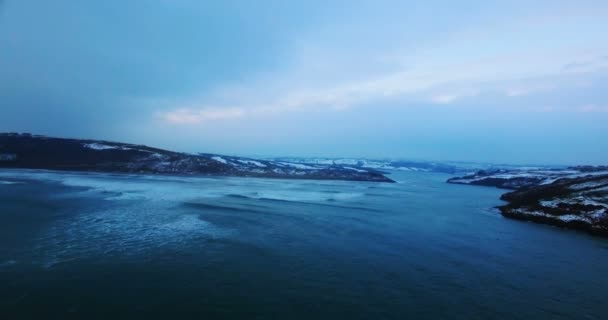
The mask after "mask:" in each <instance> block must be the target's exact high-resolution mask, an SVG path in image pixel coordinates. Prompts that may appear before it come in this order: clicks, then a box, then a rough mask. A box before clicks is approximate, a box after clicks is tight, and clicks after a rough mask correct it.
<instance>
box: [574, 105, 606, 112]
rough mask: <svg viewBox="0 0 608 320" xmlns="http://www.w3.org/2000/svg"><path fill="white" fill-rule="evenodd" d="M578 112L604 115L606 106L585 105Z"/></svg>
mask: <svg viewBox="0 0 608 320" xmlns="http://www.w3.org/2000/svg"><path fill="white" fill-rule="evenodd" d="M578 111H580V112H584V113H605V112H608V105H597V104H587V105H582V106H580V107H579V108H578Z"/></svg>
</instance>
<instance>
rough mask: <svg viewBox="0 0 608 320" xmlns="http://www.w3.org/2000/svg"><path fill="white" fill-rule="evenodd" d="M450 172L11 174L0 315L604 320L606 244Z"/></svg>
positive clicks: (0, 186)
mask: <svg viewBox="0 0 608 320" xmlns="http://www.w3.org/2000/svg"><path fill="white" fill-rule="evenodd" d="M448 177H449V176H447V175H444V174H436V173H416V172H412V173H394V174H392V178H394V179H396V180H398V181H399V183H397V184H383V183H365V182H336V181H289V180H269V179H243V178H185V177H184V178H182V177H155V176H125V175H110V174H68V173H53V172H44V171H27V170H5V171H0V319H27V318H38V319H40V318H44V319H51V318H60V319H67V318H77V319H96V318H99V319H107V318H113V319H117V318H126V319H133V318H146V319H167V318H173V319H175V318H197V319H203V318H205V319H209V318H223V319H243V318H247V319H286V318H289V319H341V318H344V319H406V318H412V319H414V318H415V319H605V315H606V314H608V305H607V304H606V303H605V301H606V289H607V288H608V277H607V276H606V267H608V241H607V240H605V239H601V238H595V237H591V236H588V235H586V234H584V233H579V232H574V231H567V230H562V229H558V228H554V227H550V226H544V225H538V224H533V223H525V222H520V221H513V220H508V219H504V218H502V217H501V216H500V215H499V214H498V213H497V212H496V211H495V210H494V209H492V207H494V206H496V205H499V204H500V203H501V202H500V201H499V200H498V198H499V196H500V194H501V192H502V191H500V190H497V189H492V188H484V187H472V186H460V185H450V184H446V183H444V181H445V180H446V179H447V178H448Z"/></svg>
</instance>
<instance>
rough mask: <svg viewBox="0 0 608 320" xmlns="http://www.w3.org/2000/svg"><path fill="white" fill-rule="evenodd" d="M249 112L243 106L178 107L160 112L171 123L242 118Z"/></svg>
mask: <svg viewBox="0 0 608 320" xmlns="http://www.w3.org/2000/svg"><path fill="white" fill-rule="evenodd" d="M246 114H247V111H246V110H244V109H241V108H205V109H200V110H196V109H177V110H173V111H169V112H164V113H160V116H161V118H162V119H164V120H165V121H166V122H168V123H171V124H199V123H201V122H205V121H213V120H223V119H234V118H240V117H243V116H244V115H246Z"/></svg>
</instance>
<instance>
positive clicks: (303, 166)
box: [281, 162, 318, 170]
mask: <svg viewBox="0 0 608 320" xmlns="http://www.w3.org/2000/svg"><path fill="white" fill-rule="evenodd" d="M281 164H284V165H286V166H288V167H293V168H296V169H307V170H310V169H318V168H317V167H311V166H308V165H305V164H301V163H289V162H281Z"/></svg>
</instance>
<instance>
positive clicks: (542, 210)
mask: <svg viewBox="0 0 608 320" xmlns="http://www.w3.org/2000/svg"><path fill="white" fill-rule="evenodd" d="M448 182H449V183H456V184H471V185H482V186H493V187H498V188H504V189H512V190H515V191H513V192H509V193H506V194H504V195H503V196H502V197H501V199H502V200H505V201H508V202H509V203H508V204H507V205H505V206H501V207H499V209H500V211H501V213H502V215H504V216H505V217H509V218H514V219H519V220H529V221H534V222H539V223H546V224H552V225H556V226H560V227H567V228H573V229H582V230H586V231H589V232H591V233H593V234H599V235H603V236H608V166H598V167H593V166H579V167H570V168H565V169H552V170H550V169H544V170H541V169H532V170H505V169H501V170H493V171H488V170H482V171H479V172H477V173H475V174H472V175H468V176H464V177H458V178H452V179H449V180H448Z"/></svg>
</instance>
